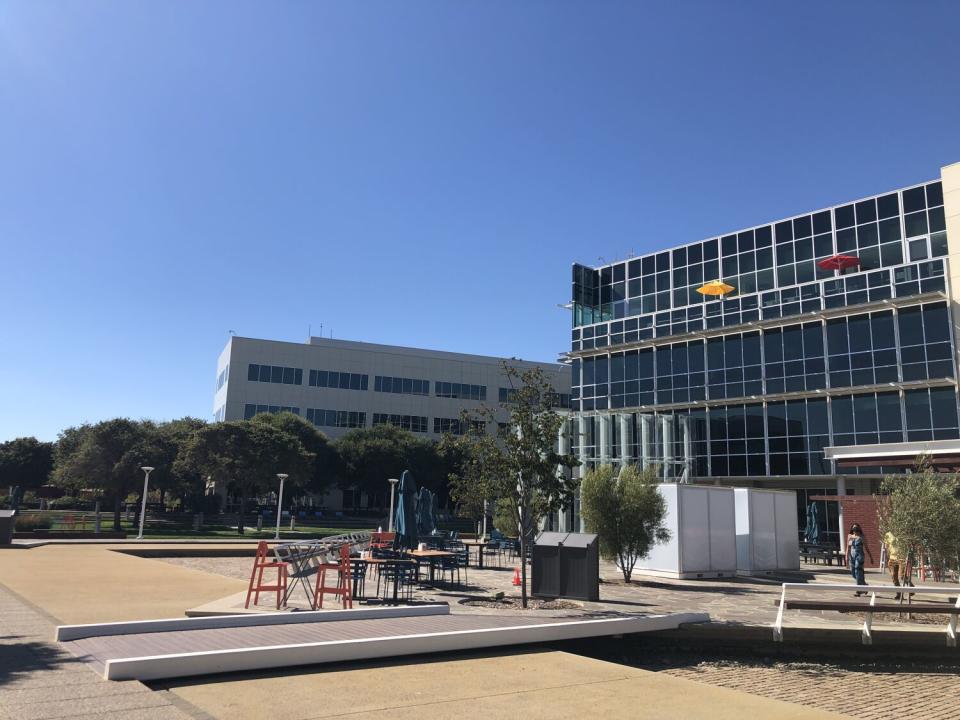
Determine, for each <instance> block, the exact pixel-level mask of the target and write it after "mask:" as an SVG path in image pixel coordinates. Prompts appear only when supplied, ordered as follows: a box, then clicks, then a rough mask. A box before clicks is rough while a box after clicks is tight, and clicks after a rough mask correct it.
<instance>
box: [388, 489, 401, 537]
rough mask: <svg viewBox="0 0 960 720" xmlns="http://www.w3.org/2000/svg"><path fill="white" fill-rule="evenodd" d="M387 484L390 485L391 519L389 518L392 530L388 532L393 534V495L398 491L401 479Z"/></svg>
mask: <svg viewBox="0 0 960 720" xmlns="http://www.w3.org/2000/svg"><path fill="white" fill-rule="evenodd" d="M387 482H388V483H390V517H389V518H388V520H389V523H388V524H389V526H390V529H389V530H388V532H393V494H394V492H395V491H396V489H397V483H398V482H400V479H399V478H390V479H389V480H387Z"/></svg>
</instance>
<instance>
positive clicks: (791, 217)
mask: <svg viewBox="0 0 960 720" xmlns="http://www.w3.org/2000/svg"><path fill="white" fill-rule="evenodd" d="M953 165H960V160H958V161H957V162H955V163H950V164H948V165H944V166H943V168H941V173H942V172H943V169H944V168H948V167H952V166H953ZM941 179H942V178H940V177H936V178H932V179H930V180H922V181H920V182H918V183H913V184H912V185H903V186H902V187H897V188H893V189H891V190H885V191H883V192H879V193H872V194H870V195H864V196H863V197H859V198H856V199H854V200H844V201H843V202H839V203H835V204H833V205H827V206H826V207H821V208H817V209H815V210H805V211H803V212H799V213H796V214H794V215H788V216H786V217H782V218H778V219H776V220H769V221H767V222H762V223H757V224H756V225H748V226H746V227H740V228H736V229H735V230H728V231H725V232H720V233H714V234H713V235H709V236H707V237H705V238H700V239H699V240H691V241H690V242H684V243H680V244H678V245H669V246H667V247H663V248H660V249H659V250H652V251H650V252H645V253H642V254H639V255H633V256H631V257H625V258H621V259H619V260H611V261H610V262H608V263H602V264H600V265H590V264H587V263H581V262H576V261H574V262H571V263H570V265H571V266H575V265H580V266H581V267H585V268H590V269H591V270H603V269H604V268H608V267H613V266H614V265H619V264H620V263H625V262H630V261H631V260H639V259H640V258H644V257H647V256H649V255H657V254H658V253H662V252H670V251H672V250H678V249H680V248H683V247H688V246H690V245H698V244H699V243H703V242H707V241H709V240H716V239H718V238H721V237H724V236H725V235H736V234H737V233H740V232H747V231H749V230H756V229H757V228H760V227H766V226H767V225H776V224H777V223H781V222H786V221H788V220H794V219H795V218H798V217H803V216H804V215H813V214H815V213H818V212H823V211H825V210H832V209H834V208H837V207H840V206H841V205H852V204H854V203H858V202H862V201H864V200H869V199H871V198H875V197H880V196H881V195H889V194H890V193H895V192H902V191H904V190H912V189H913V188H916V187H922V186H923V185H929V184H930V183H934V182H938V181H940V180H941Z"/></svg>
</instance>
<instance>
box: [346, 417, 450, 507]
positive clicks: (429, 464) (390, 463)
mask: <svg viewBox="0 0 960 720" xmlns="http://www.w3.org/2000/svg"><path fill="white" fill-rule="evenodd" d="M432 445H433V444H432V443H430V442H429V441H426V440H421V439H419V438H417V437H416V436H414V434H413V433H412V432H410V431H409V430H403V429H401V428H398V427H394V426H393V425H386V424H385V425H377V426H375V427H372V428H358V429H356V430H351V431H350V432H348V433H347V434H346V435H344V436H343V437H341V438H339V439H337V440H336V441H334V446H335V448H336V452H337V456H338V470H337V478H338V480H339V484H340V487H341V488H343V489H347V488H357V489H359V490H362V491H363V492H366V493H368V494H373V495H375V496H379V497H386V496H387V495H388V494H389V488H388V486H387V479H388V478H392V477H395V478H398V477H400V474H401V473H402V472H403V471H404V470H410V472H412V473H413V476H414V477H415V478H416V480H417V485H419V486H425V487H430V486H431V485H433V484H435V483H434V482H433V479H432V473H436V468H435V467H433V465H434V462H435V459H436V453H435V451H434V450H433V449H432ZM431 489H433V488H431Z"/></svg>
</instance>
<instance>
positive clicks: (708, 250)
mask: <svg viewBox="0 0 960 720" xmlns="http://www.w3.org/2000/svg"><path fill="white" fill-rule="evenodd" d="M954 242H956V239H954ZM947 254H948V243H947V230H946V223H945V215H944V194H943V190H942V185H941V182H940V181H933V182H928V183H923V184H921V185H917V186H913V187H908V188H904V189H901V190H897V191H894V192H890V193H884V194H882V195H878V196H875V197H870V198H866V199H863V200H860V201H857V202H852V203H847V204H843V205H839V206H836V207H832V208H827V209H824V210H820V211H817V212H813V213H806V214H804V215H800V216H797V217H794V218H789V219H787V220H783V221H780V222H773V223H768V224H765V225H761V226H758V227H753V228H748V229H745V230H740V231H737V232H734V233H730V234H728V235H724V236H721V237H715V238H711V239H708V240H705V241H702V242H698V243H693V244H689V245H684V246H681V247H677V248H672V249H669V250H664V251H661V252H657V253H653V254H650V255H646V256H643V257H638V258H632V259H629V260H626V261H623V262H617V263H613V264H611V265H606V266H602V267H598V268H592V267H587V266H584V265H574V266H573V297H572V301H573V329H572V334H571V351H570V353H569V358H570V360H571V366H572V377H573V382H572V395H571V406H572V408H573V410H574V417H573V423H574V424H575V428H574V429H573V433H572V438H573V450H574V451H575V452H576V453H577V454H578V456H579V457H580V459H581V460H582V461H583V463H584V465H585V467H590V466H591V465H595V464H598V463H603V462H616V463H626V462H630V463H633V462H636V463H640V464H647V463H651V464H656V465H658V466H659V467H660V469H661V472H662V473H663V476H664V478H665V479H681V480H684V481H693V482H704V481H711V482H712V481H715V480H719V479H726V481H729V482H732V483H736V484H757V481H761V480H762V481H769V480H772V481H773V482H770V483H764V484H768V486H772V487H791V485H793V486H794V487H818V488H822V487H831V486H832V487H834V488H836V487H837V483H836V479H837V478H842V477H845V476H850V475H859V476H861V477H862V479H868V478H873V479H875V478H877V477H879V476H880V475H881V474H883V473H885V472H886V471H887V469H885V468H882V467H872V468H867V467H860V468H852V469H843V468H837V467H835V466H834V463H833V462H832V461H830V460H827V459H825V457H824V452H823V450H824V448H826V447H829V446H841V445H868V444H877V443H886V442H904V441H913V440H941V439H951V438H958V437H960V429H958V427H960V426H958V404H957V393H956V348H955V341H954V337H953V330H952V325H953V324H952V322H951V305H950V293H949V288H948V283H949V280H948V278H949V277H950V273H949V269H948V266H947V263H948V260H947ZM838 255H842V256H847V257H848V258H849V259H848V260H845V261H841V262H847V263H851V264H852V265H853V266H852V267H850V268H848V269H845V270H831V269H824V267H823V266H822V265H821V264H819V263H822V262H823V261H824V260H827V259H829V258H834V261H835V262H836V256H838ZM714 280H722V281H723V282H725V283H727V284H728V285H730V286H733V288H734V289H733V290H732V291H730V292H729V293H727V294H725V295H723V296H720V297H716V296H709V295H703V294H701V293H700V292H698V288H700V287H701V286H703V285H704V284H705V283H707V282H709V281H714ZM831 478H832V479H833V480H834V482H833V483H829V482H825V480H826V481H829V480H830V479H831ZM800 480H803V481H804V482H803V483H801V482H796V481H800ZM804 483H805V484H804ZM841 486H842V482H841Z"/></svg>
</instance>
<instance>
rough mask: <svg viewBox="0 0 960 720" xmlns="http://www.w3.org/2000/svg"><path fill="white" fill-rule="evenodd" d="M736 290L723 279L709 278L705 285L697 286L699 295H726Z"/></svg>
mask: <svg viewBox="0 0 960 720" xmlns="http://www.w3.org/2000/svg"><path fill="white" fill-rule="evenodd" d="M734 290H736V288H735V287H733V285H727V284H726V283H725V282H724V281H723V280H711V281H710V282H708V283H707V284H706V285H702V286H701V287H698V288H697V292H698V293H700V294H701V295H726V294H727V293H728V292H733V291H734Z"/></svg>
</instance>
